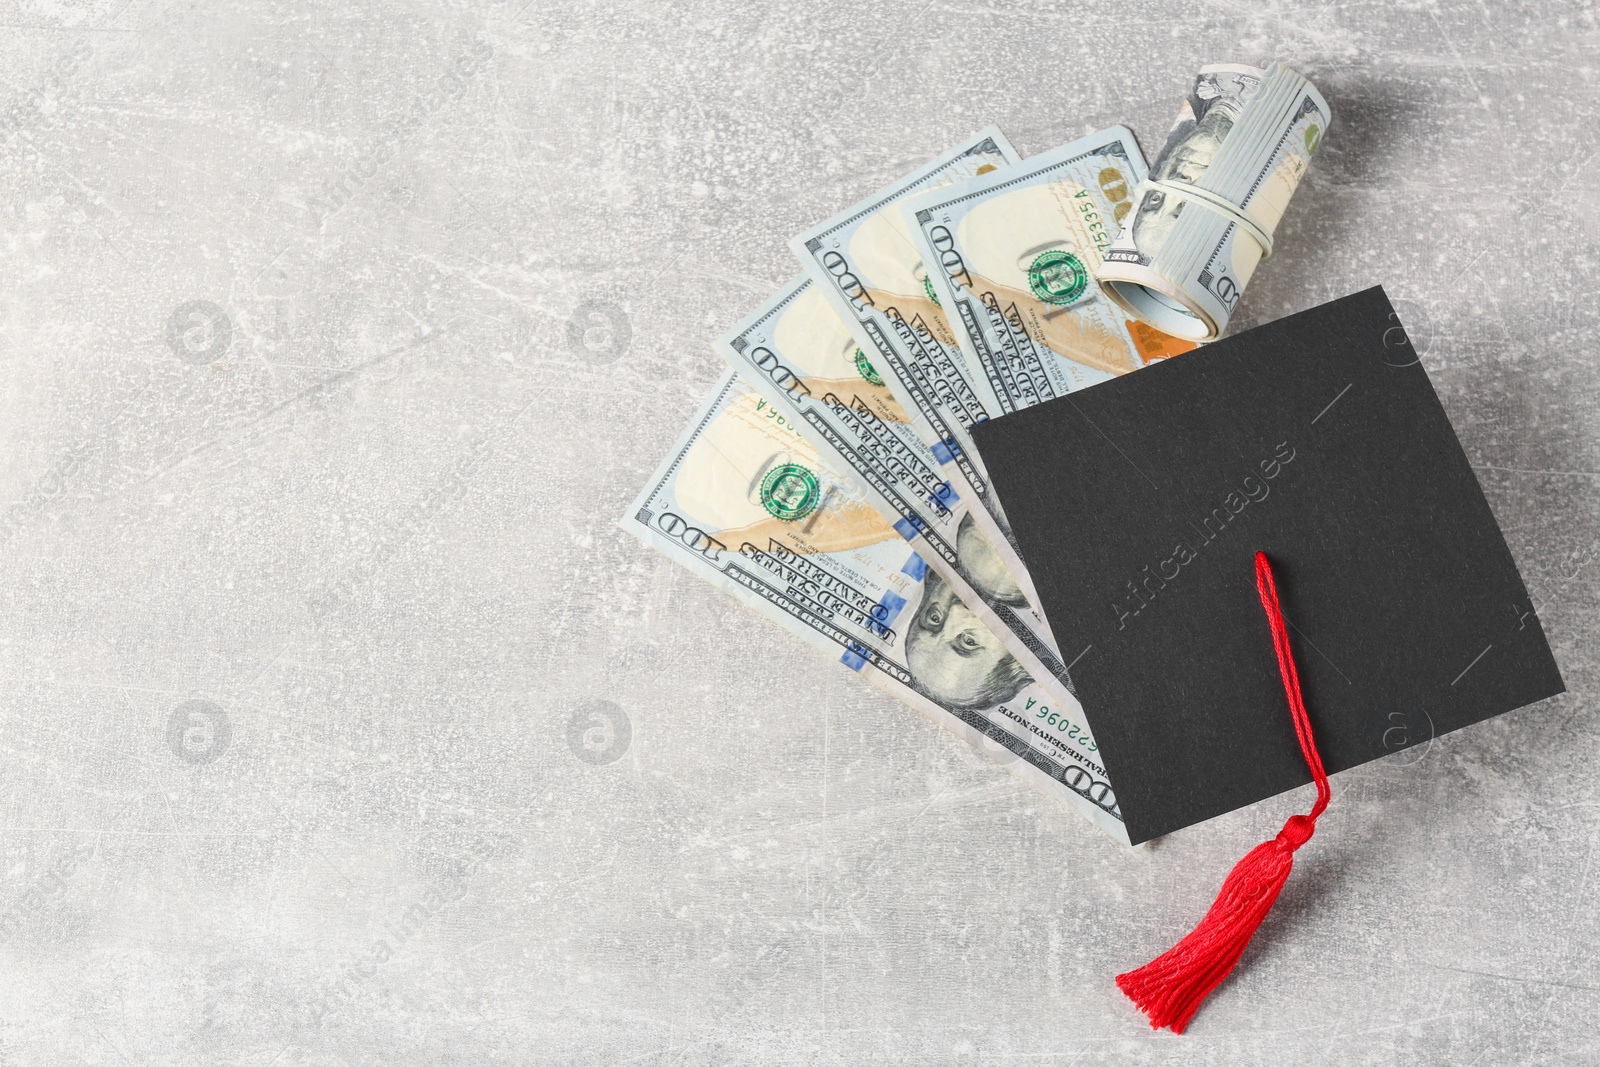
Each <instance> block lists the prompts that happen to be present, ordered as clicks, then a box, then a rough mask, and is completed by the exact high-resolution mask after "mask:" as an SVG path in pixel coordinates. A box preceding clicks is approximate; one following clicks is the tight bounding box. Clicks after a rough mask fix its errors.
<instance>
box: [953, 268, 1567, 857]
mask: <svg viewBox="0 0 1600 1067" xmlns="http://www.w3.org/2000/svg"><path fill="white" fill-rule="evenodd" d="M973 437H974V440H975V441H976V443H977V446H978V449H979V452H980V453H981V457H982V459H983V461H984V464H985V465H986V467H987V468H988V471H989V475H990V477H991V479H992V481H993V484H994V486H995V490H996V493H997V495H998V497H999V499H1000V502H1001V504H1002V506H1003V507H1004V509H1005V511H1006V514H1007V516H1008V517H1009V519H1010V521H1011V525H1012V529H1013V532H1014V533H1015V536H1016V539H1017V543H1018V546H1019V548H1020V551H1021V553H1022V556H1023V558H1024V560H1025V561H1026V562H1027V565H1028V569H1029V571H1030V573H1031V574H1032V577H1033V581H1034V584H1035V587H1036V588H1037V590H1038V593H1039V600H1040V605H1039V606H1040V607H1041V608H1042V609H1043V610H1044V612H1045V614H1046V615H1047V616H1048V618H1049V620H1050V625H1051V628H1052V629H1053V630H1054V632H1055V635H1056V637H1057V639H1058V641H1059V642H1060V645H1061V651H1062V654H1063V658H1064V659H1066V660H1068V661H1070V662H1073V663H1074V666H1073V668H1072V682H1073V685H1074V686H1075V688H1076V690H1077V693H1078V696H1079V698H1080V699H1081V700H1082V702H1083V706H1084V710H1085V713H1086V714H1087V717H1088V720H1089V725H1090V728H1091V729H1092V730H1093V731H1094V735H1095V740H1096V742H1097V743H1098V745H1099V747H1100V754H1101V756H1102V758H1103V759H1104V761H1105V767H1106V771H1107V773H1108V774H1109V776H1110V778H1111V783H1112V786H1113V788H1114V789H1115V790H1116V793H1117V798H1118V801H1119V803H1120V805H1121V810H1122V814H1123V818H1124V819H1125V820H1126V822H1127V827H1128V831H1129V835H1130V837H1131V839H1132V840H1133V841H1134V842H1135V843H1137V842H1140V841H1144V840H1148V839H1150V838H1152V837H1157V836H1159V835H1161V834H1165V833H1168V832H1170V831H1173V830H1176V829H1179V828H1181V827H1184V826H1188V825H1190V824H1192V823H1196V822H1200V821H1202V820H1204V819H1209V818H1211V817H1213V816H1216V815H1220V814H1223V813H1224V812H1227V811H1231V810H1233V809H1235V808H1238V807H1242V806H1244V805H1246V804H1250V803H1253V802H1255V801H1257V800H1262V799H1264V798H1266V797H1269V796H1273V795H1274V794H1277V793H1280V792H1283V791H1284V790H1287V789H1291V788H1294V787H1295V786H1299V785H1303V784H1305V783H1306V782H1308V781H1310V774H1309V772H1308V771H1307V770H1306V766H1305V763H1304V760H1303V758H1302V757H1301V754H1300V751H1299V748H1298V746H1297V744H1296V741H1295V736H1294V730H1293V727H1292V725H1291V723H1290V719H1289V713H1288V709H1287V705H1286V703H1285V699H1284V693H1283V684H1282V681H1281V680H1280V678H1279V675H1278V668H1277V662H1276V660H1275V659H1274V656H1273V652H1272V642H1271V637H1270V634H1269V631H1268V628H1267V622H1266V618H1265V616H1264V615H1263V613H1262V609H1261V604H1260V601H1259V599H1258V598H1257V594H1256V589H1255V580H1254V573H1255V572H1254V566H1253V559H1254V555H1255V552H1256V551H1257V550H1258V549H1260V550H1262V551H1264V552H1266V553H1267V555H1268V557H1269V559H1270V560H1271V561H1272V564H1273V568H1274V571H1275V573H1276V574H1277V578H1278V586H1279V591H1280V594H1281V596H1282V598H1283V608H1284V614H1285V617H1286V618H1287V620H1288V621H1289V624H1290V626H1291V640H1292V642H1293V647H1294V653H1295V658H1296V661H1297V663H1298V664H1299V668H1300V672H1301V680H1302V684H1303V688H1304V692H1305V697H1306V704H1307V706H1308V708H1309V710H1310V715H1311V720H1312V724H1313V729H1314V730H1315V733H1316V739H1317V744H1318V746H1319V748H1320V749H1321V752H1322V756H1323V760H1324V762H1325V763H1326V765H1327V767H1328V770H1329V771H1330V772H1335V771H1339V770H1344V769H1346V768H1349V767H1353V766H1355V765H1357V764H1359V763H1364V762H1366V761H1367V760H1371V759H1376V758H1378V757H1379V756H1383V755H1386V754H1388V753H1390V752H1393V751H1396V750H1398V749H1401V748H1406V747H1409V746H1411V745H1415V744H1419V743H1422V742H1424V741H1426V740H1427V739H1428V738H1430V737H1432V736H1435V735H1437V734H1442V733H1445V732H1448V731H1450V730H1455V729H1459V728H1460V727H1462V726H1466V725H1468V724H1470V723H1474V722H1479V721H1481V720H1483V719H1486V718H1489V717H1490V716H1493V715H1498V714H1500V713H1502V712H1505V711H1510V710H1511V709H1513V708H1517V707H1521V706H1522V705H1525V704H1529V703H1532V702H1533V701H1536V700H1539V699H1541V698H1543V697H1547V696H1553V695H1554V694H1556V693H1560V692H1562V691H1563V688H1564V687H1563V684H1562V681H1561V676H1560V674H1559V672H1558V671H1557V669H1556V664H1555V660H1554V658H1553V657H1552V656H1551V654H1550V648H1549V645H1548V644H1547V643H1546V641H1545V636H1544V631H1543V630H1542V628H1541V627H1540V625H1539V620H1538V618H1537V617H1536V616H1535V615H1534V613H1533V606H1532V604H1531V603H1530V602H1529V599H1528V594H1527V590H1526V588H1525V587H1524V586H1523V583H1522V579H1521V577H1520V576H1519V575H1518V573H1517V569H1516V565H1515V563H1514V562H1513V561H1512V558H1511V553H1510V551H1509V550H1508V549H1507V548H1506V544H1505V539H1504V538H1503V537H1502V536H1501V533H1500V530H1499V527H1498V526H1497V525H1496V524H1495V520H1494V516H1493V515H1492V514H1491V512H1490V510H1489V505H1488V502H1487V501H1486V500H1485V499H1484V497H1483V492H1482V490H1481V489H1480V487H1479V486H1478V482H1477V479H1476V477H1475V476H1474V475H1473V473H1472V470H1471V468H1470V467H1469V466H1468V464H1467V458H1466V455H1465V454H1464V453H1463V452H1462V450H1461V445H1460V443H1459V442H1458V441H1457V440H1456V436H1455V433H1454V431H1453V430H1452V429H1451V427H1450V423H1449V420H1448V419H1447V418H1446V416H1445V412H1444V409H1443V407H1442V406H1441V405H1440V403H1439V399H1438V396H1437V395H1436V394H1435V393H1434V390H1433V386H1432V384H1431V383H1430V382H1429V381H1428V376H1427V373H1426V372H1425V370H1424V369H1423V367H1422V365H1421V364H1420V363H1419V362H1418V360H1417V358H1416V356H1415V353H1414V352H1413V350H1412V349H1411V347H1410V345H1409V343H1408V342H1407V340H1406V337H1405V333H1404V330H1403V329H1402V327H1401V325H1400V322H1399V318H1398V316H1397V315H1396V314H1395V313H1394V310H1393V308H1392V307H1391V306H1390V304H1389V301H1388V299H1387V298H1386V297H1385V295H1384V293H1383V290H1382V289H1381V288H1372V289H1368V290H1366V291H1364V292H1360V293H1356V294H1354V295H1352V296H1347V297H1344V298H1342V299H1339V300H1335V301H1333V302H1332V303H1329V304H1324V305H1322V306H1321V307H1317V308H1313V309H1311V310H1309V311H1305V312H1302V313H1300V314H1297V315H1292V316H1289V317H1288V318H1285V319H1281V320H1279V321H1277V322H1274V323H1270V324H1268V325H1266V326H1261V327H1258V328H1256V329H1253V330H1250V331H1248V332H1246V333H1242V334H1239V335H1238V336H1235V337H1232V338H1228V339H1225V340H1222V341H1218V342H1216V343H1214V344H1212V345H1209V346H1206V347H1204V348H1202V349H1200V350H1198V351H1195V352H1192V353H1188V354H1186V355H1182V356H1179V357H1177V358H1175V359H1171V360H1168V361H1165V362H1163V363H1160V364H1157V365H1154V366H1152V367H1149V368H1147V369H1145V370H1142V371H1140V372H1138V373H1136V374H1128V375H1124V376H1122V377H1120V378H1116V379H1114V380H1112V381H1108V382H1105V383H1103V384H1100V385H1096V386H1094V387H1092V388H1089V389H1084V390H1081V391H1079V392H1076V393H1073V394H1071V395H1070V396H1064V397H1060V398H1058V399H1055V400H1052V401H1048V402H1046V403H1043V404H1040V405H1037V406H1035V407H1032V408H1028V409H1026V410H1024V411H1020V412H1017V413H1015V414H1011V415H1007V416H1005V417H1003V418H999V419H995V420H992V421H990V422H987V423H984V424H982V425H979V426H977V427H975V428H974V432H973Z"/></svg>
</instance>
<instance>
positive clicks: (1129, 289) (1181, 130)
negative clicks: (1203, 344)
mask: <svg viewBox="0 0 1600 1067" xmlns="http://www.w3.org/2000/svg"><path fill="white" fill-rule="evenodd" d="M1331 119H1332V112H1331V111H1329V109H1328V102H1327V101H1326V100H1324V99H1323V98H1322V94H1321V93H1319V92H1317V89H1316V87H1315V86H1314V85H1312V84H1311V83H1310V82H1309V81H1307V80H1306V79H1305V78H1303V77H1301V76H1300V75H1299V74H1296V73H1295V72H1294V71H1293V70H1290V69H1289V68H1288V67H1286V66H1284V65H1283V64H1282V63H1273V64H1272V65H1271V66H1269V67H1267V69H1266V70H1265V71H1263V70H1261V69H1259V68H1257V67H1250V66H1245V65H1243V64H1237V63H1217V64H1212V65H1210V66H1206V67H1201V68H1200V74H1199V75H1198V77H1196V78H1195V83H1194V88H1193V89H1192V90H1191V91H1190V93H1189V96H1188V99H1186V100H1185V101H1184V103H1183V106H1182V108H1181V109H1180V110H1179V112H1178V121H1177V124H1176V125H1174V126H1173V128H1172V132H1171V133H1169V134H1168V135H1167V143H1166V145H1165V146H1164V147H1163V148H1162V149H1161V155H1160V157H1159V158H1157V160H1156V165H1155V167H1154V169H1153V170H1152V171H1151V173H1150V176H1149V178H1148V179H1147V180H1146V181H1145V182H1144V183H1143V185H1142V186H1141V188H1140V189H1139V191H1138V193H1137V194H1136V196H1135V200H1136V203H1135V206H1134V209H1133V211H1132V212H1131V213H1130V214H1129V216H1128V218H1127V219H1126V221H1125V222H1124V223H1123V226H1122V229H1121V231H1120V232H1119V233H1118V234H1117V236H1116V239H1115V240H1114V241H1113V242H1112V243H1111V247H1110V248H1108V249H1107V250H1106V254H1105V259H1104V262H1103V264H1102V265H1101V268H1100V273H1099V277H1100V282H1101V285H1102V287H1103V289H1104V291H1105V293H1106V295H1107V296H1109V297H1110V298H1111V299H1112V300H1115V301H1117V302H1118V303H1120V304H1121V305H1122V306H1123V307H1124V308H1126V309H1127V310H1128V312H1129V313H1130V314H1133V315H1136V316H1138V317H1139V318H1141V319H1143V320H1144V321H1146V322H1148V323H1150V324H1151V325H1152V326H1155V327H1156V328H1158V329H1160V330H1162V331H1163V332H1165V333H1170V334H1173V335H1175V336H1178V337H1186V338H1189V339H1191V340H1195V341H1210V340H1213V339H1215V338H1217V337H1219V336H1221V334H1222V331H1223V330H1224V329H1226V328H1227V325H1228V318H1229V316H1231V315H1232V314H1233V309H1234V308H1235V307H1236V306H1237V305H1238V303H1239V297H1240V296H1241V295H1242V294H1243V293H1244V287H1245V285H1246V284H1248V283H1249V281H1250V277H1251V275H1252V274H1254V273H1255V269H1256V266H1257V265H1258V264H1259V263H1260V262H1261V260H1263V259H1264V258H1266V257H1267V256H1268V255H1269V254H1271V251H1272V241H1273V233H1274V231H1275V230H1276V229H1277V227H1278V222H1279V220H1281V219H1282V218H1283V213H1284V211H1285V210H1286V209H1287V208H1288V206H1289V198H1290V197H1292V196H1293V195H1294V191H1295V189H1296V188H1298V187H1299V185H1300V179H1301V177H1302V176H1303V175H1304V174H1305V172H1306V167H1307V166H1309V165H1310V162H1311V156H1312V154H1313V153H1315V152H1316V150H1317V146H1318V145H1320V144H1321V143H1322V136H1323V134H1324V133H1325V132H1326V131H1327V129H1328V123H1329V121H1330V120H1331Z"/></svg>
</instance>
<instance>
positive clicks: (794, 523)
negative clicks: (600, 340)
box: [622, 372, 1127, 841]
mask: <svg viewBox="0 0 1600 1067" xmlns="http://www.w3.org/2000/svg"><path fill="white" fill-rule="evenodd" d="M622 526H623V528H624V529H625V530H627V531H628V532H629V533H631V534H633V535H634V536H636V537H638V538H639V539H640V540H642V541H643V542H644V543H646V544H647V545H650V546H651V547H653V548H655V549H657V550H659V551H661V552H663V553H665V554H666V555H667V556H668V557H670V558H672V559H674V560H676V561H677V562H678V563H679V564H681V565H683V566H686V567H688V568H689V569H690V570H692V571H694V572H695V573H696V574H698V575H699V576H700V577H702V578H704V579H706V580H708V581H710V582H712V583H713V584H715V585H716V586H718V587H719V588H721V589H723V590H724V591H726V592H729V593H731V594H733V595H734V596H735V597H737V598H738V599H740V600H742V601H744V602H745V603H746V604H748V605H749V606H751V607H752V608H754V609H755V610H756V611H758V612H759V613H760V614H762V615H765V616H767V617H768V618H771V619H773V620H775V621H776V622H778V623H779V624H780V625H782V626H783V627H784V628H785V629H788V630H789V631H790V632H791V633H794V634H797V635H799V636H800V637H802V638H804V639H805V640H806V641H808V642H810V643H811V644H812V645H814V646H816V647H817V648H819V649H821V650H822V651H823V652H824V653H825V654H826V655H827V656H829V657H830V658H833V659H836V660H838V661H839V662H841V663H842V664H843V665H844V666H845V667H846V668H848V669H850V670H853V671H855V672H857V673H859V674H861V675H862V676H863V677H865V678H866V679H867V680H868V681H869V682H870V683H872V684H873V685H875V686H877V687H878V688H880V689H882V690H884V691H885V692H888V693H890V694H892V695H894V696H896V697H898V698H899V699H901V700H902V701H904V702H905V703H907V704H909V705H911V706H912V707H914V708H916V709H918V710H919V711H921V712H923V713H924V714H925V715H927V716H929V717H930V718H932V719H934V720H935V721H936V722H939V723H940V724H941V725H943V726H945V727H947V728H948V729H950V730H952V731H954V732H955V733H956V734H958V735H959V736H962V737H964V738H966V739H967V740H968V741H970V742H972V743H974V744H975V745H978V746H979V747H980V748H985V747H988V746H986V745H985V742H986V741H987V742H988V743H989V745H993V746H997V748H998V751H999V752H1000V753H1009V754H1010V755H1012V756H1014V757H1016V758H1013V759H1008V760H1007V761H1006V762H1007V765H1008V766H1010V767H1011V768H1013V769H1014V770H1016V771H1017V772H1018V773H1019V774H1022V775H1023V776H1024V777H1026V778H1029V779H1031V780H1033V781H1035V782H1037V783H1039V784H1041V785H1044V786H1045V787H1046V788H1048V789H1049V790H1051V791H1052V792H1055V793H1057V794H1059V795H1062V796H1064V797H1065V798H1066V799H1067V800H1068V801H1069V802H1070V803H1071V804H1072V805H1073V806H1074V807H1076V808H1077V809H1078V810H1080V811H1082V812H1083V813H1084V814H1086V815H1087V816H1088V817H1089V818H1090V819H1091V820H1092V821H1093V822H1094V823H1095V824H1096V825H1097V826H1099V827H1101V828H1102V829H1104V830H1105V831H1106V832H1107V833H1109V834H1111V835H1112V836H1113V837H1115V838H1117V839H1118V840H1122V841H1126V840H1127V833H1126V831H1125V830H1124V829H1123V827H1122V822H1121V818H1120V813H1119V811H1118V809H1117V805H1116V798H1115V796H1114V795H1113V794H1112V792H1111V787H1110V784H1109V782H1108V781H1107V779H1106V775H1105V771H1104V768H1103V767H1102V766H1101V765H1100V763H1099V760H1098V757H1097V750H1096V747H1095V745H1094V742H1093V741H1092V740H1091V739H1089V738H1088V737H1087V736H1085V735H1084V731H1083V730H1082V727H1081V726H1080V725H1079V723H1081V721H1082V720H1081V709H1076V708H1074V711H1076V712H1077V715H1076V716H1071V717H1069V716H1067V715H1064V714H1063V708H1062V707H1061V706H1060V704H1059V703H1058V702H1057V701H1056V699H1055V698H1054V697H1053V696H1052V694H1051V693H1050V692H1049V691H1048V690H1047V689H1046V688H1045V687H1043V686H1041V685H1040V684H1039V683H1038V682H1037V681H1036V680H1035V679H1034V678H1033V677H1032V676H1030V674H1029V673H1028V671H1027V669H1026V668H1025V667H1023V665H1022V664H1021V663H1020V662H1018V661H1017V659H1016V658H1015V657H1013V656H1012V655H1011V654H1010V653H1009V652H1007V651H1006V648H1005V646H1004V644H1003V643H1002V642H1001V640H1000V639H999V638H998V637H997V636H996V635H995V634H994V633H993V632H992V631H990V630H989V629H988V627H986V626H985V625H984V624H983V622H982V620H981V619H980V618H979V617H978V616H977V615H976V614H975V613H974V612H973V611H972V610H971V609H970V608H969V607H968V605H967V603H966V602H965V601H963V600H962V599H961V597H959V596H958V595H957V594H956V591H955V590H954V589H953V588H952V587H951V585H950V584H949V583H948V582H946V581H945V580H944V579H942V578H941V577H940V575H939V572H938V571H935V570H932V569H931V568H929V567H928V565H927V564H926V563H925V562H924V560H923V559H922V557H921V556H919V555H918V554H917V553H916V552H915V551H914V550H913V549H912V548H911V546H910V545H908V544H907V542H906V540H905V538H903V537H902V536H901V535H900V533H898V532H897V531H896V530H895V529H894V527H893V526H892V525H891V524H890V523H889V521H888V520H887V519H885V518H884V517H883V516H882V515H881V514H880V513H879V512H878V510H877V508H875V507H874V506H873V505H872V504H871V503H870V502H869V501H868V500H867V498H866V494H865V493H864V492H863V491H862V488H861V486H860V484H859V483H858V482H857V481H856V479H855V478H854V477H852V476H851V474H850V472H848V471H846V470H844V469H842V468H840V467H839V466H837V465H836V464H835V463H833V462H831V461H830V459H829V457H828V456H827V455H826V454H824V453H823V452H820V451H819V450H818V449H816V448H815V447H813V446H812V445H811V444H810V443H809V441H808V440H807V438H806V436H805V435H804V434H803V433H802V432H801V431H800V429H799V427H798V426H796V425H795V423H794V422H792V421H791V419H790V417H789V415H788V413H787V412H786V411H783V410H780V409H778V408H777V407H776V406H774V405H773V404H772V403H771V402H770V401H769V400H767V399H766V397H764V396H763V395H762V394H761V393H760V392H759V391H757V390H755V389H753V388H751V387H750V386H748V385H747V384H746V383H745V382H743V381H741V380H740V378H739V376H738V375H737V374H734V373H731V372H730V373H729V374H728V375H726V376H725V377H724V378H723V379H722V380H721V381H720V382H719V383H718V384H717V386H716V387H715V388H714V389H713V390H712V393H711V396H710V397H709V398H708V400H707V401H706V403H705V404H704V405H703V407H702V408H701V410H700V411H699V413H698V414H697V415H696V416H695V418H694V420H693V421H692V422H691V423H690V425H689V427H688V429H687V430H686V431H685V433H684V435H683V436H682V437H681V438H680V439H679V440H678V442H677V443H676V444H675V445H674V446H673V448H672V450H671V452H670V453H669V454H668V456H667V458H666V460H665V461H664V462H663V463H662V464H661V466H660V468H659V469H658V470H657V471H656V473H655V474H654V475H653V476H652V477H651V479H650V481H649V483H648V484H647V485H646V487H645V489H644V491H643V492H642V493H641V494H640V496H639V498H638V499H637V500H636V501H635V502H634V504H633V506H632V507H631V508H630V509H629V511H628V513H627V514H626V515H625V516H624V517H623V520H622ZM1074 720H1075V721H1074Z"/></svg>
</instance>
